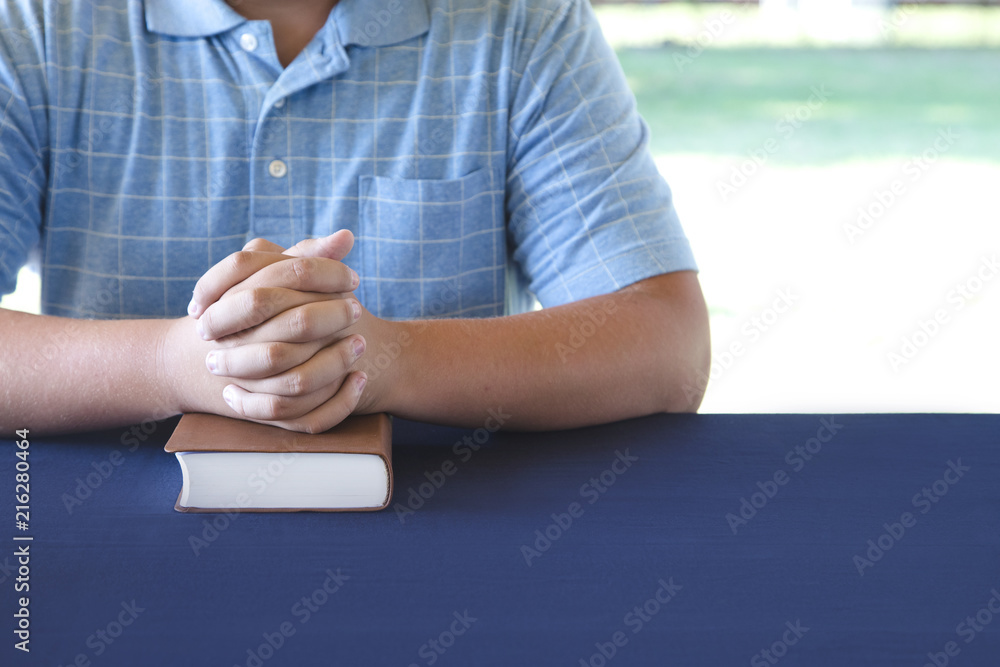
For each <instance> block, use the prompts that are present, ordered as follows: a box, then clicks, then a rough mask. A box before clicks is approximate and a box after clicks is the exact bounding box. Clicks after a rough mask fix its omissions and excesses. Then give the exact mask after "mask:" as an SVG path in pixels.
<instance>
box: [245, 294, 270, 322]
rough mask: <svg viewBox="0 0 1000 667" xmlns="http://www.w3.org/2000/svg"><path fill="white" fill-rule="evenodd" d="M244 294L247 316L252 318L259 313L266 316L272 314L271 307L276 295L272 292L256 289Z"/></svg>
mask: <svg viewBox="0 0 1000 667" xmlns="http://www.w3.org/2000/svg"><path fill="white" fill-rule="evenodd" d="M244 294H246V296H245V297H243V298H244V304H245V307H246V314H247V315H251V316H252V315H255V314H257V313H264V315H265V316H266V315H267V314H269V313H270V311H271V305H272V303H273V302H274V295H273V294H272V292H271V290H269V289H267V288H265V287H255V288H253V289H249V290H246V292H244Z"/></svg>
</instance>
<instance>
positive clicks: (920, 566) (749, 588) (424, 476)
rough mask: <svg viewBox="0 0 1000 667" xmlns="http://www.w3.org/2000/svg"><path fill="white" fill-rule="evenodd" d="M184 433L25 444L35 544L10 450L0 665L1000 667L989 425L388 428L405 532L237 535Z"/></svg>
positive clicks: (254, 523)
mask: <svg viewBox="0 0 1000 667" xmlns="http://www.w3.org/2000/svg"><path fill="white" fill-rule="evenodd" d="M175 424H176V420H168V421H166V422H162V423H159V424H152V423H149V424H146V430H148V431H152V433H150V434H145V433H143V431H142V430H141V429H139V428H136V430H135V431H134V432H131V431H128V430H121V429H119V430H114V431H106V432H101V433H90V434H84V435H76V436H63V437H56V438H37V439H36V438H32V439H31V440H30V449H29V451H30V455H29V457H30V458H29V461H30V463H31V468H30V472H31V480H30V484H31V487H30V488H31V503H30V505H31V510H30V511H31V517H30V519H31V521H30V526H29V529H28V531H24V532H22V531H18V530H16V529H15V527H14V521H15V520H14V511H15V510H14V505H15V501H14V498H13V496H14V493H13V491H14V474H15V462H16V460H17V459H16V457H15V454H16V451H17V449H16V447H15V446H14V444H13V441H12V440H6V441H4V446H3V449H2V450H0V451H2V452H3V453H2V455H0V475H2V477H3V482H2V484H0V488H2V489H4V490H5V491H4V493H3V495H2V496H0V497H2V498H3V499H4V502H3V503H2V505H3V506H2V508H0V512H2V516H3V524H2V525H4V526H6V527H7V529H6V530H5V531H3V532H4V533H6V534H7V537H0V539H2V540H4V541H6V542H7V545H8V546H7V547H5V548H3V549H2V551H0V578H2V579H0V581H2V583H0V590H2V591H3V593H2V596H0V597H2V601H0V611H2V614H3V618H4V621H3V626H4V627H3V628H2V630H3V631H2V633H0V636H2V637H4V638H5V639H4V646H3V647H2V649H0V655H2V656H3V658H2V659H0V663H2V664H4V665H43V664H44V665H53V666H54V665H70V664H74V661H76V663H75V664H79V665H89V664H92V665H129V666H132V665H219V666H220V667H229V666H235V665H243V666H245V667H254V666H257V667H262V666H264V665H266V666H268V667H270V666H272V665H300V666H302V665H364V666H368V665H400V666H403V667H406V666H408V665H431V664H437V665H444V666H447V665H511V666H514V665H568V666H576V665H592V666H594V667H600V666H601V665H604V664H609V665H713V666H714V665H737V664H738V665H745V664H750V665H752V666H754V665H772V664H776V663H780V664H782V665H828V664H829V665H860V664H872V665H876V664H877V665H896V664H899V665H915V666H918V667H919V666H920V665H924V664H931V665H935V664H936V665H939V666H940V665H944V664H952V665H961V666H965V665H987V664H998V656H1000V616H996V617H995V614H994V611H996V612H1000V593H997V592H995V591H1000V483H998V482H1000V448H998V447H997V435H998V433H1000V416H997V415H838V416H833V417H830V416H821V415H738V416H731V415H657V416H653V417H648V418H643V419H636V420H630V421H626V422H619V423H615V424H609V425H606V426H600V427H594V428H588V429H580V430H576V431H563V432H555V433H541V434H524V433H496V434H488V433H487V431H485V430H480V431H478V432H476V431H463V430H456V429H448V428H443V427H433V426H428V425H424V424H416V423H413V422H405V421H401V420H397V421H396V422H395V424H394V438H393V440H394V452H393V457H394V470H395V483H396V492H395V497H394V499H393V505H391V506H390V509H388V510H385V511H383V512H379V513H293V514H287V513H282V514H250V513H244V514H233V515H232V516H231V517H229V516H226V515H225V514H221V515H205V514H180V513H177V512H175V511H174V510H173V504H174V500H175V498H176V495H177V492H178V490H179V488H180V469H179V466H178V464H177V462H176V460H175V459H174V457H173V456H172V455H169V454H166V453H165V452H163V449H162V447H163V444H164V442H165V441H166V438H167V437H168V435H169V433H170V431H171V430H172V429H173V427H174V425H175ZM12 435H13V434H11V436H12ZM487 436H488V437H487ZM140 438H141V439H142V440H143V442H141V443H139V440H140ZM465 438H468V440H467V442H469V443H471V444H472V445H473V446H474V447H476V448H475V449H474V448H473V447H470V446H469V445H467V444H465V442H463V440H464V439H465ZM476 439H478V440H479V441H480V442H482V443H483V444H482V445H477V444H476ZM456 443H460V444H456ZM421 494H422V495H421ZM744 501H745V502H744ZM404 508H405V510H406V511H404ZM411 509H412V511H410V510H411ZM213 523H214V525H213ZM14 535H21V536H24V535H29V536H31V537H32V538H33V541H31V542H30V563H29V567H30V575H29V577H30V580H29V582H30V603H29V609H30V613H31V616H30V623H31V625H30V628H31V642H30V647H31V653H30V655H25V654H23V653H21V652H19V651H16V650H15V649H14V648H13V643H14V640H13V639H12V636H13V635H12V632H13V630H14V620H13V617H12V614H13V613H14V611H15V609H16V607H15V605H16V604H17V602H16V597H17V596H16V594H15V593H14V583H15V579H16V577H17V576H18V575H17V567H18V566H17V559H16V557H15V556H14V552H15V549H16V548H17V547H18V546H20V545H23V544H25V542H15V541H14V540H13V539H12V538H13V536H14ZM869 540H870V541H871V542H869ZM949 652H950V654H949ZM606 656H609V657H606Z"/></svg>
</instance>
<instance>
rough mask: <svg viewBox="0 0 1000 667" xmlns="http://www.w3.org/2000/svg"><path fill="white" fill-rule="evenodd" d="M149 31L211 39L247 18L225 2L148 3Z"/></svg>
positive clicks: (148, 0) (179, 0) (180, 0)
mask: <svg viewBox="0 0 1000 667" xmlns="http://www.w3.org/2000/svg"><path fill="white" fill-rule="evenodd" d="M145 10H146V28H147V29H148V30H149V31H150V32H155V33H159V34H161V35H170V36H171V37H211V36H212V35H218V34H219V33H220V32H226V31H227V30H231V29H233V28H235V27H236V26H238V25H240V24H241V23H246V19H245V18H244V17H243V16H241V15H240V14H239V13H237V11H236V10H235V9H233V8H232V7H230V6H229V5H227V4H226V3H225V2H223V0H145Z"/></svg>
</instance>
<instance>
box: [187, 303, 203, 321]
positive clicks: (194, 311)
mask: <svg viewBox="0 0 1000 667" xmlns="http://www.w3.org/2000/svg"><path fill="white" fill-rule="evenodd" d="M199 310H200V309H199V307H198V303H197V302H196V301H195V300H194V299H191V303H189V304H188V315H190V316H191V317H198V312H199Z"/></svg>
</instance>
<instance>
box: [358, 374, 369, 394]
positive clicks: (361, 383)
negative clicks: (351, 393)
mask: <svg viewBox="0 0 1000 667" xmlns="http://www.w3.org/2000/svg"><path fill="white" fill-rule="evenodd" d="M367 383H368V378H367V377H365V376H364V375H362V376H361V377H359V378H358V381H357V385H358V393H359V394H360V393H361V392H362V391H364V390H365V385H366V384H367Z"/></svg>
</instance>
